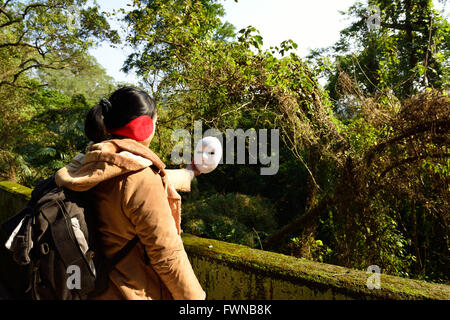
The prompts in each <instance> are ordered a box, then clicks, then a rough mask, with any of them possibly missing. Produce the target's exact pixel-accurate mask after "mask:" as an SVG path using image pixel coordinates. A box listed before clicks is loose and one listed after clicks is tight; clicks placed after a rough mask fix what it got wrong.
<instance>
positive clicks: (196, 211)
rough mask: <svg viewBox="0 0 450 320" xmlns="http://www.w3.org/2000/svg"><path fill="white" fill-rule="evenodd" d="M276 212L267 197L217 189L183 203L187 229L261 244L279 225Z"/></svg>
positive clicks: (185, 229)
mask: <svg viewBox="0 0 450 320" xmlns="http://www.w3.org/2000/svg"><path fill="white" fill-rule="evenodd" d="M274 215H275V212H274V210H273V206H272V204H271V202H270V201H269V200H267V199H264V198H261V197H255V196H248V195H244V194H239V193H228V194H220V193H216V194H214V195H212V196H209V197H207V198H203V199H199V200H197V201H193V202H189V203H186V204H185V205H184V206H183V217H182V219H183V220H182V221H183V223H182V228H183V230H184V231H185V232H188V233H192V234H195V235H199V236H202V237H207V238H214V239H218V240H223V241H228V242H233V243H238V244H244V245H247V246H250V247H257V248H259V247H260V243H261V242H262V241H263V240H264V239H265V238H266V237H267V235H268V234H270V233H271V232H273V231H274V230H275V229H276V225H277V224H276V221H275V217H274Z"/></svg>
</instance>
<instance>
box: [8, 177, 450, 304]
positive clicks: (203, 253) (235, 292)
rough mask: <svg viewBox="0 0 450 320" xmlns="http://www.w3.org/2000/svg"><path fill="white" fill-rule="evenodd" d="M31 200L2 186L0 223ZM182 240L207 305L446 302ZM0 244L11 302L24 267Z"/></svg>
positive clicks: (442, 290) (412, 289) (446, 295)
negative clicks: (313, 301)
mask: <svg viewBox="0 0 450 320" xmlns="http://www.w3.org/2000/svg"><path fill="white" fill-rule="evenodd" d="M30 194H31V190H30V189H29V188H25V187H23V186H20V185H17V184H14V183H12V182H9V181H0V208H1V212H0V223H2V222H3V221H5V220H6V219H7V218H8V217H11V216H13V215H14V214H16V213H17V212H19V211H20V210H21V209H22V208H23V207H24V206H25V204H26V201H27V200H28V199H29V197H30ZM182 239H183V242H184V246H185V249H186V252H187V254H188V256H189V259H190V261H191V264H192V266H193V269H194V272H195V274H196V275H197V277H198V279H199V281H200V283H201V284H202V286H203V288H204V290H205V291H206V293H207V299H217V300H221V299H236V300H251V299H260V300H265V299H283V300H288V299H447V300H448V299H450V286H447V285H442V284H432V283H428V282H424V281H417V280H410V279H404V278H400V277H394V276H389V275H384V274H381V277H380V284H381V288H380V289H372V290H370V289H368V288H367V279H368V277H369V276H370V274H367V273H366V272H365V271H359V270H354V269H348V268H343V267H339V266H335V265H329V264H325V263H318V262H313V261H308V260H305V259H297V258H294V257H290V256H286V255H282V254H278V253H273V252H267V251H262V250H255V249H250V248H248V247H245V246H241V245H236V244H231V243H226V242H222V241H217V240H212V239H204V238H199V237H196V236H193V235H190V234H183V235H182ZM0 240H1V243H0V246H1V249H0V281H3V283H4V284H5V285H6V286H7V288H8V289H9V291H10V293H11V294H12V295H13V296H14V297H20V293H21V292H23V291H24V290H25V288H26V282H25V279H26V267H18V266H17V265H15V264H14V262H12V260H11V254H10V252H9V251H7V250H6V249H5V247H4V242H5V241H6V236H5V235H4V234H3V233H2V234H1V237H0ZM18 279H19V280H18ZM20 279H22V280H23V281H21V280H20Z"/></svg>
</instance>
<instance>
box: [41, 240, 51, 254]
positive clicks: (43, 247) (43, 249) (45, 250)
mask: <svg viewBox="0 0 450 320" xmlns="http://www.w3.org/2000/svg"><path fill="white" fill-rule="evenodd" d="M49 252H50V247H49V246H48V243H47V242H44V243H42V244H41V253H42V254H43V255H46V254H48V253H49Z"/></svg>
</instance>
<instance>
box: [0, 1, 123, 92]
mask: <svg viewBox="0 0 450 320" xmlns="http://www.w3.org/2000/svg"><path fill="white" fill-rule="evenodd" d="M86 3H87V0H41V1H36V2H30V1H9V0H7V1H5V0H2V1H0V55H2V56H4V57H7V61H5V62H7V63H5V64H2V68H1V70H0V71H1V72H0V88H1V87H3V86H15V87H19V88H27V87H29V86H27V85H26V84H25V83H21V82H20V79H21V78H22V77H24V76H26V75H30V74H31V73H32V72H33V71H36V70H45V69H53V70H58V69H59V70H60V69H65V68H68V69H72V70H77V68H78V67H80V65H82V64H83V59H84V52H85V51H86V50H87V49H88V48H89V47H91V46H92V45H93V44H94V43H95V42H96V41H98V40H103V39H108V40H110V41H112V42H113V43H116V42H118V40H119V39H118V34H117V32H116V31H114V30H111V29H110V26H109V24H108V22H107V20H106V18H105V17H104V15H102V14H101V13H100V12H99V7H98V6H96V5H94V6H92V7H84V6H85V4H86ZM75 8H81V9H76V10H75ZM75 13H79V15H78V14H75ZM75 22H76V23H79V27H78V28H77V27H75V26H74V25H75Z"/></svg>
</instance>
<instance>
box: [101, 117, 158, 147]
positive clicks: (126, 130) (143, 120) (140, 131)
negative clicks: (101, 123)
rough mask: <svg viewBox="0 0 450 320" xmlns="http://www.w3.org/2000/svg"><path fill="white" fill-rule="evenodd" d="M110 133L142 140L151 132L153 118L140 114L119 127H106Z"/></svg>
mask: <svg viewBox="0 0 450 320" xmlns="http://www.w3.org/2000/svg"><path fill="white" fill-rule="evenodd" d="M107 131H108V132H109V133H111V134H115V135H119V136H124V137H128V138H131V139H134V140H136V141H144V140H146V139H148V138H149V137H150V135H151V134H152V133H153V120H152V118H150V117H149V116H140V117H137V118H136V119H134V120H132V121H130V122H128V123H127V124H126V125H124V126H123V127H121V128H119V129H107Z"/></svg>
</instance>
